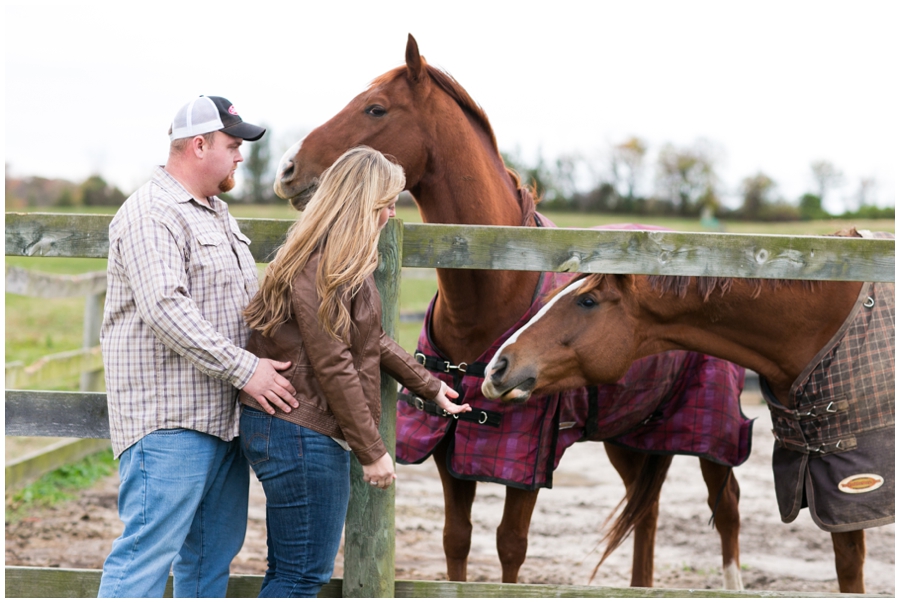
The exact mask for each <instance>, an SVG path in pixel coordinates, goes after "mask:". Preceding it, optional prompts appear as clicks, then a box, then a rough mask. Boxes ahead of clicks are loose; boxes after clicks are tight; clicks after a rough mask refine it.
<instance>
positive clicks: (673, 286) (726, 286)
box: [552, 274, 818, 302]
mask: <svg viewBox="0 0 900 603" xmlns="http://www.w3.org/2000/svg"><path fill="white" fill-rule="evenodd" d="M617 276H619V275H615V274H588V275H585V276H584V277H583V279H584V283H583V284H582V285H581V286H580V287H579V288H578V291H577V294H578V295H581V294H582V293H585V292H586V291H591V290H593V289H596V288H598V287H600V286H601V285H602V284H603V281H604V280H607V279H615V278H616V277H617ZM640 276H645V278H646V279H647V283H648V284H649V285H650V288H651V289H653V290H654V291H657V292H658V293H659V295H660V297H662V296H663V295H671V294H674V295H677V296H678V297H682V298H683V297H685V296H687V294H688V292H689V291H691V286H692V285H694V286H695V287H696V292H697V294H698V295H700V297H701V298H703V301H704V302H707V301H709V298H710V297H712V295H713V294H714V293H716V291H718V292H719V294H720V295H723V296H724V295H726V294H727V293H728V292H729V291H731V287H732V286H733V285H734V284H735V282H738V281H739V282H740V283H742V284H745V285H747V286H749V287H751V288H752V290H753V292H752V293H751V297H752V298H757V297H759V295H760V293H762V291H763V288H766V289H769V290H776V289H780V288H782V287H803V288H804V289H806V290H807V291H814V290H815V287H816V284H817V283H818V281H810V280H799V279H767V278H732V277H721V276H661V275H657V274H650V275H640ZM556 293H557V291H554V292H553V294H552V295H555V294H556Z"/></svg>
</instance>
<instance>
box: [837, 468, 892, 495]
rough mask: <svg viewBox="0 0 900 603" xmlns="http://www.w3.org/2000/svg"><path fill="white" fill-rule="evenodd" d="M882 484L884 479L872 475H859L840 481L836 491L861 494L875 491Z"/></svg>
mask: <svg viewBox="0 0 900 603" xmlns="http://www.w3.org/2000/svg"><path fill="white" fill-rule="evenodd" d="M883 484H884V478H883V477H881V476H880V475H875V474H874V473H860V474H859V475H851V476H850V477H847V478H845V479H842V480H841V483H839V484H838V489H839V490H840V491H841V492H846V493H847V494H862V493H864V492H871V491H872V490H877V489H878V488H880V487H881V486H882V485H883Z"/></svg>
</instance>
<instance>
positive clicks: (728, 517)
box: [275, 36, 742, 589]
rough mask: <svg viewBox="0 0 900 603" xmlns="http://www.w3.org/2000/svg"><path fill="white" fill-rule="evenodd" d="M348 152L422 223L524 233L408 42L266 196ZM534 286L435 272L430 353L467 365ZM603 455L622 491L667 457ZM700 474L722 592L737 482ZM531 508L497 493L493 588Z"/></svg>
mask: <svg viewBox="0 0 900 603" xmlns="http://www.w3.org/2000/svg"><path fill="white" fill-rule="evenodd" d="M357 145H368V146H370V147H373V148H375V149H377V150H379V151H381V152H383V153H385V154H389V155H390V156H392V157H393V158H394V159H395V160H396V161H397V162H398V163H399V164H400V165H402V166H403V169H404V170H405V172H406V184H407V189H408V190H409V191H410V193H411V194H412V195H413V197H414V198H415V200H416V203H417V205H418V208H419V212H420V214H421V216H422V219H423V220H424V221H425V222H428V223H442V224H486V225H503V226H522V225H534V218H533V211H531V212H527V213H524V215H523V208H522V206H521V203H520V197H519V189H520V182H519V179H518V176H517V175H516V174H515V173H514V172H512V171H510V170H508V169H507V167H506V165H505V164H504V162H503V159H502V158H501V156H500V153H499V150H498V147H497V142H496V139H495V137H494V133H493V130H492V129H491V126H490V124H489V122H488V119H487V116H486V115H485V114H484V112H483V111H482V110H481V108H480V107H478V105H476V104H475V102H474V101H473V100H472V99H471V97H470V96H469V94H468V93H467V92H466V91H465V90H464V89H463V88H462V87H461V86H459V84H458V83H457V82H456V81H455V80H453V79H452V78H451V77H450V76H448V75H447V74H446V73H444V72H442V71H440V70H438V69H435V68H434V67H432V66H430V65H428V64H427V63H426V62H425V59H424V58H423V57H422V56H421V55H420V54H419V50H418V45H417V44H416V41H415V39H414V38H413V37H412V36H409V39H408V42H407V48H406V65H405V66H402V67H398V68H396V69H393V70H391V71H389V72H387V73H385V74H383V75H381V76H379V77H377V78H376V79H375V80H374V81H373V83H372V84H371V85H370V87H369V88H368V89H367V90H365V91H364V92H363V93H361V94H360V95H359V96H357V97H356V98H354V99H353V100H351V101H350V103H349V104H348V105H347V106H346V107H345V108H344V109H343V110H342V111H341V112H340V113H338V114H337V115H335V116H334V117H333V118H331V119H330V120H329V121H327V122H326V123H324V124H322V125H321V126H319V127H317V128H316V129H314V130H313V131H312V132H310V133H309V135H308V136H307V137H306V138H305V139H303V140H302V141H300V142H298V143H297V144H295V145H294V146H293V147H291V148H290V149H289V150H288V151H287V152H286V153H285V155H284V157H283V158H282V160H281V164H280V165H279V168H278V173H277V177H276V182H275V192H276V193H277V194H278V195H279V196H280V197H281V198H283V199H290V201H291V203H292V205H293V206H294V207H295V208H296V209H300V210H302V209H303V208H304V207H305V205H306V203H307V201H308V200H309V198H310V197H311V196H312V194H313V192H314V191H315V187H316V185H317V182H318V177H319V175H320V174H321V173H322V171H324V170H325V169H326V168H327V167H328V166H329V165H331V163H332V162H334V161H335V160H336V159H337V158H338V157H339V156H340V155H341V154H342V153H343V152H344V151H346V150H347V149H349V148H351V147H354V146H357ZM539 278H540V274H539V273H538V272H526V271H479V270H449V269H440V268H438V269H437V287H438V295H437V298H436V303H435V306H434V308H433V322H432V324H433V331H432V337H433V340H434V342H435V344H436V345H437V346H438V347H439V348H440V349H441V351H442V352H444V353H445V354H446V357H447V359H448V360H450V361H451V362H452V363H454V364H460V363H463V362H469V363H471V362H472V360H473V359H475V358H477V357H478V356H479V355H480V354H482V353H483V352H484V351H485V350H487V349H489V348H490V346H491V345H492V344H494V342H496V341H497V340H498V338H500V337H501V336H502V335H503V334H504V333H505V332H506V331H507V330H508V329H510V328H511V327H512V326H513V325H515V324H516V322H517V321H518V320H519V319H520V318H521V317H522V316H523V315H524V314H525V312H526V311H527V310H528V309H529V307H530V305H531V303H532V293H533V292H534V291H535V287H536V285H537V283H538V280H539ZM447 439H448V438H445V439H444V441H443V442H442V443H441V444H439V445H438V447H437V448H436V449H435V450H434V452H433V456H434V459H435V462H436V463H437V467H438V470H439V472H440V476H441V481H442V485H443V489H444V500H445V523H444V536H443V545H444V553H445V556H446V559H447V574H448V578H449V579H450V580H452V581H465V580H466V570H467V567H466V564H467V558H468V554H469V547H470V543H471V532H472V524H471V508H472V503H473V500H474V497H475V487H476V482H475V481H471V480H463V479H457V478H456V477H454V476H452V475H451V474H450V473H449V472H448V469H447V462H446V460H447V459H446V454H447V443H446V442H447ZM606 447H607V451H608V454H609V456H610V460H611V462H612V464H613V465H614V466H615V468H616V469H617V471H618V472H619V473H620V475H621V476H622V478H623V480H624V482H625V484H626V487H628V488H630V486H631V485H632V483H633V482H635V480H637V479H638V476H639V474H640V468H641V467H642V466H644V464H645V463H644V461H645V459H647V458H651V461H650V462H648V463H646V465H653V464H654V463H655V466H656V470H657V471H658V472H659V471H661V472H662V478H664V476H665V470H666V469H667V468H668V461H669V460H671V457H659V456H657V455H649V454H644V453H641V452H635V451H630V450H626V449H624V448H621V447H618V446H614V445H609V444H607V445H606ZM660 458H662V459H663V460H658V459H660ZM666 459H668V460H666ZM700 465H701V469H702V471H703V477H704V480H705V481H706V482H707V486H708V489H709V493H710V495H709V501H708V502H709V504H710V507H711V508H713V507H714V506H715V505H716V499H717V497H719V502H718V508H717V510H716V513H715V522H716V528H717V529H718V530H719V532H720V535H721V539H722V549H723V567H725V568H726V570H725V576H726V578H725V580H726V587H727V588H731V589H740V588H742V586H741V581H740V570H739V559H738V554H739V553H738V530H739V525H740V519H739V514H738V510H737V504H738V496H739V489H738V485H737V482H736V480H735V479H734V476H733V475H731V473H730V468H729V467H724V466H722V465H719V464H716V463H713V462H710V461H707V460H705V459H701V460H700ZM659 485H661V482H660V484H659ZM656 497H657V498H656V499H655V500H654V501H653V502H652V503H651V504H650V505H647V506H646V508H645V509H643V510H642V511H644V513H643V515H642V518H641V520H640V522H639V525H638V526H637V528H636V529H635V534H636V536H635V547H634V558H633V570H632V584H633V585H635V586H652V583H653V549H654V541H655V536H656V522H657V513H658V488H657V490H656ZM536 499H537V491H527V490H523V489H519V488H514V487H507V490H506V499H505V505H504V512H503V519H502V521H501V523H500V526H499V527H498V529H497V550H498V554H499V557H500V561H501V565H502V579H503V581H504V582H516V580H517V578H518V572H519V568H520V567H521V565H522V563H523V562H524V560H525V553H526V549H527V545H528V528H529V525H530V522H531V515H532V512H533V510H534V505H535V501H536Z"/></svg>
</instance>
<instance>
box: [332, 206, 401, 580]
mask: <svg viewBox="0 0 900 603" xmlns="http://www.w3.org/2000/svg"><path fill="white" fill-rule="evenodd" d="M402 249H403V223H402V222H401V221H400V220H396V219H392V220H390V221H389V222H388V224H387V226H385V227H384V230H383V231H382V233H381V239H380V240H379V242H378V251H379V256H380V258H381V261H380V263H379V265H378V268H377V269H376V271H375V283H376V285H377V286H378V292H379V293H380V294H381V311H382V325H383V326H384V330H385V332H386V333H387V334H388V335H390V336H391V337H393V336H394V331H395V329H396V326H397V323H398V322H399V319H400V261H401V259H402V256H403V254H402ZM396 412H397V382H396V381H394V379H392V378H391V377H389V376H388V375H387V374H386V373H381V423H380V425H379V431H380V432H381V437H382V439H383V440H384V443H385V445H386V446H387V449H388V452H389V453H390V455H391V458H394V454H395V446H396V441H397V416H396ZM394 488H395V486H391V487H390V488H389V489H387V490H380V489H378V488H373V487H372V486H370V485H368V484H366V483H364V482H363V479H362V466H361V465H360V464H359V462H358V461H357V460H356V457H353V456H351V462H350V507H349V508H348V509H347V523H346V525H345V527H344V580H343V596H344V597H393V596H394V553H395V548H394Z"/></svg>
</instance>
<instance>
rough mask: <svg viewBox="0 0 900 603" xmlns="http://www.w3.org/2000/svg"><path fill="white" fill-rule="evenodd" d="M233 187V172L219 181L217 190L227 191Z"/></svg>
mask: <svg viewBox="0 0 900 603" xmlns="http://www.w3.org/2000/svg"><path fill="white" fill-rule="evenodd" d="M233 188H234V174H229V175H228V178H226V179H225V180H223V181H222V182H220V183H219V192H222V193H227V192H228V191H230V190H231V189H233Z"/></svg>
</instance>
